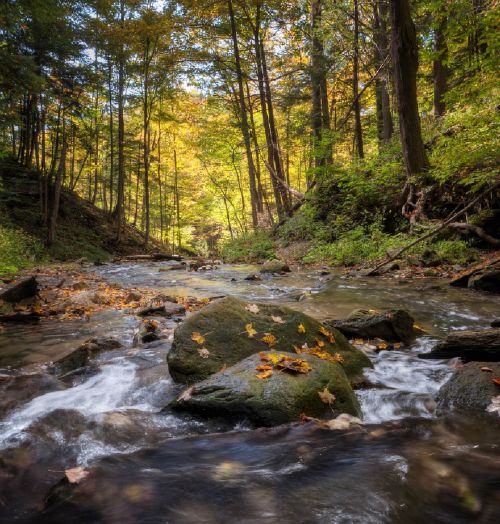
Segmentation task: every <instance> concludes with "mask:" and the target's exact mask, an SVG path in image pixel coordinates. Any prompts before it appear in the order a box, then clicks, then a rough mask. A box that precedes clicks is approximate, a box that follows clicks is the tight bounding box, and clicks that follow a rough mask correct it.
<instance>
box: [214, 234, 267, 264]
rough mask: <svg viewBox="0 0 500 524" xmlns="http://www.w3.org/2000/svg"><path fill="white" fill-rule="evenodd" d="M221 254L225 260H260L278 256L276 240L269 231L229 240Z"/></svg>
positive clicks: (223, 246) (222, 248) (230, 261)
mask: <svg viewBox="0 0 500 524" xmlns="http://www.w3.org/2000/svg"><path fill="white" fill-rule="evenodd" d="M220 255H221V257H222V258H223V259H224V261H225V262H229V263H232V262H260V261H262V260H271V259H273V258H276V251H275V246H274V242H273V240H272V239H271V237H270V235H269V233H268V232H267V231H257V232H255V233H252V234H247V235H245V236H242V237H239V238H235V239H233V240H228V241H227V242H225V243H224V244H223V245H222V247H221V249H220Z"/></svg>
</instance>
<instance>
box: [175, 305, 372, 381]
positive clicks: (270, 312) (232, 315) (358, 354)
mask: <svg viewBox="0 0 500 524" xmlns="http://www.w3.org/2000/svg"><path fill="white" fill-rule="evenodd" d="M252 306H256V308H254V307H252ZM248 309H253V310H254V311H256V312H251V311H249V310H248ZM273 317H274V319H273ZM249 324H251V328H252V329H253V330H255V331H256V333H255V334H253V337H250V336H249V334H248V333H247V331H246V327H247V326H248V325H249ZM299 326H302V327H303V329H302V328H300V329H299ZM321 327H322V326H321V324H320V323H319V322H318V321H316V320H314V319H313V318H311V317H309V316H307V315H305V314H304V313H301V312H299V311H294V310H292V309H289V308H286V307H280V306H277V305H274V304H257V305H255V304H245V303H244V302H241V301H239V300H237V299H235V298H232V297H226V298H224V299H221V300H217V301H214V302H212V303H211V304H209V305H208V306H206V307H204V308H203V309H201V310H200V311H198V312H196V313H195V314H193V315H192V316H191V317H189V318H188V319H186V320H185V321H184V322H183V323H182V324H181V325H180V326H179V327H178V328H177V330H176V332H175V335H174V341H173V344H172V349H171V350H170V352H169V354H168V357H167V362H168V365H169V369H170V373H171V375H172V377H173V378H174V380H176V381H178V382H184V383H188V384H191V383H194V382H198V381H200V380H204V379H206V378H207V377H209V376H210V375H211V374H213V373H216V372H217V371H219V370H220V369H221V368H222V367H223V366H232V365H234V364H236V363H237V362H239V361H240V360H242V359H244V358H246V357H248V356H250V355H253V354H254V353H258V352H259V351H265V350H267V349H269V346H268V345H267V344H266V343H265V342H263V341H262V338H263V337H264V336H265V334H266V333H271V334H272V335H273V336H274V337H275V338H276V342H275V344H274V345H272V350H273V351H279V352H283V351H285V352H286V351H288V352H293V351H294V346H297V347H299V348H300V347H302V346H303V345H304V344H307V346H308V347H310V348H312V347H314V346H315V345H316V343H317V342H316V339H318V340H320V341H321V343H322V344H324V346H323V347H322V349H323V350H324V351H326V352H327V353H329V354H331V355H335V354H336V353H339V354H340V355H341V356H342V358H343V363H342V365H343V367H344V369H345V371H346V373H347V375H348V377H349V378H350V379H351V380H353V381H354V380H355V379H356V377H358V376H360V375H361V373H362V369H363V368H364V367H371V366H372V364H371V361H370V359H369V358H368V357H367V356H366V355H365V354H364V353H363V352H362V351H360V350H359V349H356V348H355V347H354V346H352V345H351V344H349V342H348V341H347V339H346V338H345V337H344V336H343V335H342V334H341V333H340V332H338V331H337V330H335V329H332V330H330V331H331V334H332V337H333V338H331V340H332V342H330V341H329V340H328V338H329V337H326V336H324V335H322V334H321V333H320V329H321ZM193 333H199V334H200V335H202V336H203V338H204V341H201V340H200V339H199V341H201V342H202V343H199V342H197V341H195V340H193ZM195 338H196V337H195ZM203 349H206V350H207V351H203Z"/></svg>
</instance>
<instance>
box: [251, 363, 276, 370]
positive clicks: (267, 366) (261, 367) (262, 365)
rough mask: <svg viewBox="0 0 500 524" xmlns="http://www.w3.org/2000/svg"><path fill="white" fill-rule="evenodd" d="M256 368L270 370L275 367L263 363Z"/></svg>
mask: <svg viewBox="0 0 500 524" xmlns="http://www.w3.org/2000/svg"><path fill="white" fill-rule="evenodd" d="M255 369H256V370H257V371H269V370H270V369H273V366H270V365H269V364H261V365H260V366H257V367H256V368H255Z"/></svg>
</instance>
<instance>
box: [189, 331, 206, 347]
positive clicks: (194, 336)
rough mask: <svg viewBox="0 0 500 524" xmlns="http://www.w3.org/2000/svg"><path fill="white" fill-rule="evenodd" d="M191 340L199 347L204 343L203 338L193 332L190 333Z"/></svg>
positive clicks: (196, 332)
mask: <svg viewBox="0 0 500 524" xmlns="http://www.w3.org/2000/svg"><path fill="white" fill-rule="evenodd" d="M191 340H192V341H193V342H197V343H198V344H200V345H201V344H204V343H205V337H204V336H203V335H202V334H201V333H199V332H198V331H193V333H191Z"/></svg>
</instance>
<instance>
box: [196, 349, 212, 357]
mask: <svg viewBox="0 0 500 524" xmlns="http://www.w3.org/2000/svg"><path fill="white" fill-rule="evenodd" d="M198 353H199V355H200V357H201V358H208V357H209V356H210V351H208V349H207V348H201V349H199V350H198Z"/></svg>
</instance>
